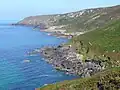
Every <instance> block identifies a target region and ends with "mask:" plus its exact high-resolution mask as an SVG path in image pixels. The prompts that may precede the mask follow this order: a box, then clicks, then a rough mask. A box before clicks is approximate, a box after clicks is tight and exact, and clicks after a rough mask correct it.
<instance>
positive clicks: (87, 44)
mask: <svg viewBox="0 0 120 90" xmlns="http://www.w3.org/2000/svg"><path fill="white" fill-rule="evenodd" d="M81 42H82V45H81ZM70 44H72V45H73V46H74V47H76V49H77V52H78V53H80V54H83V52H84V54H83V55H85V56H86V55H87V56H88V57H90V58H100V59H103V58H108V59H109V60H110V61H108V62H109V63H111V64H112V65H116V66H118V65H120V53H119V51H120V20H117V21H115V22H113V23H112V24H109V25H107V26H105V27H104V28H101V29H97V30H94V31H91V32H88V33H86V34H83V35H80V36H78V37H74V38H73V39H72V40H71V42H70ZM81 47H83V48H82V49H85V50H82V49H81ZM103 55H104V56H103Z"/></svg>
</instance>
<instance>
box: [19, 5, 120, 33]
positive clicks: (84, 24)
mask: <svg viewBox="0 0 120 90" xmlns="http://www.w3.org/2000/svg"><path fill="white" fill-rule="evenodd" d="M119 18H120V6H113V7H105V8H95V9H85V10H81V11H78V12H71V13H66V14H56V15H41V16H30V17H27V18H25V19H23V20H22V21H20V22H18V23H17V24H22V25H33V26H39V27H41V28H49V27H51V26H59V29H65V30H68V31H87V30H94V29H96V28H99V27H102V26H104V25H105V24H107V23H109V22H110V21H112V20H116V19H119ZM56 28H57V27H56Z"/></svg>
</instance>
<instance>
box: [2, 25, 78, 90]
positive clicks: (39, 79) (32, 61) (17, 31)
mask: <svg viewBox="0 0 120 90" xmlns="http://www.w3.org/2000/svg"><path fill="white" fill-rule="evenodd" d="M66 41H67V39H63V38H56V37H54V36H48V35H47V33H45V32H40V31H38V30H36V31H35V30H33V29H32V27H23V26H10V25H4V24H1V25H0V90H34V89H35V88H38V87H40V86H43V85H45V84H50V83H55V82H59V81H63V80H70V79H73V78H76V76H70V75H66V74H64V73H62V72H58V71H56V70H55V69H53V68H52V66H51V65H49V64H48V63H46V62H45V61H44V60H43V59H42V57H40V55H35V56H29V55H27V52H30V51H32V50H34V49H35V48H39V47H42V46H48V45H59V44H60V43H63V42H66ZM25 60H29V62H25Z"/></svg>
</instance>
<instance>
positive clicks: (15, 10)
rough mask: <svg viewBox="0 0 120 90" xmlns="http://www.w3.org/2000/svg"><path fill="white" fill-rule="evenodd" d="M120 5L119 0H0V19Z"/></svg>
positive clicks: (17, 18)
mask: <svg viewBox="0 0 120 90" xmlns="http://www.w3.org/2000/svg"><path fill="white" fill-rule="evenodd" d="M113 5H120V0H0V20H21V19H23V18H25V17H28V16H35V15H44V14H58V13H66V12H73V11H78V10H82V9H86V8H94V7H95V8H96V7H107V6H113Z"/></svg>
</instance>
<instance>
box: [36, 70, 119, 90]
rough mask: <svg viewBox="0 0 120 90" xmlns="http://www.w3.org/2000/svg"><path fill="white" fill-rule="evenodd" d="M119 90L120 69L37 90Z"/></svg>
mask: <svg viewBox="0 0 120 90" xmlns="http://www.w3.org/2000/svg"><path fill="white" fill-rule="evenodd" d="M98 88H104V89H101V90H119V89H120V68H111V69H107V70H105V71H102V72H100V73H97V74H96V75H94V76H92V77H88V78H81V79H77V80H71V81H64V82H60V83H56V84H51V85H48V86H45V87H42V88H41V89H37V90H98Z"/></svg>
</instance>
